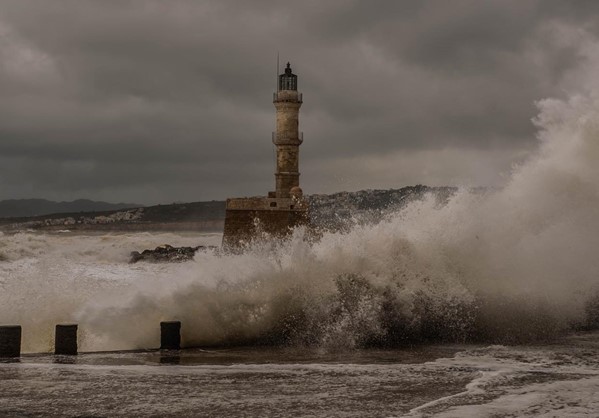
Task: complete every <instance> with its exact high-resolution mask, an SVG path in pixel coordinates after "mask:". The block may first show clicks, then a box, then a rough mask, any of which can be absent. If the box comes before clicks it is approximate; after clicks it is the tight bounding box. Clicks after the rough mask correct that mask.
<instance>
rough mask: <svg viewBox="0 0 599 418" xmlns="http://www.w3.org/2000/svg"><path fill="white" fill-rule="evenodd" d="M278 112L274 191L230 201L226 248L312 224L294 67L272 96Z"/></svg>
mask: <svg viewBox="0 0 599 418" xmlns="http://www.w3.org/2000/svg"><path fill="white" fill-rule="evenodd" d="M273 104H274V106H275V109H276V131H275V132H273V133H272V143H273V144H274V146H275V147H276V154H277V159H276V164H275V191H273V192H269V193H268V195H267V196H256V197H237V198H230V199H227V206H226V215H225V227H224V232H223V247H225V248H227V249H231V250H236V249H239V248H243V247H244V246H245V245H246V244H249V243H251V242H252V241H254V240H256V239H262V238H267V239H268V238H281V237H284V236H285V235H288V234H289V233H290V232H291V231H293V229H294V228H295V227H297V226H301V225H308V224H309V214H308V203H307V201H306V199H305V198H304V196H303V191H302V189H301V188H300V171H299V147H300V145H301V144H302V142H303V140H304V138H303V134H302V133H301V132H300V131H299V110H300V107H301V106H302V94H301V93H299V92H298V91H297V75H296V74H293V71H292V69H291V64H289V63H287V66H286V68H285V70H284V72H283V73H282V74H279V75H278V76H277V91H276V92H275V93H274V95H273Z"/></svg>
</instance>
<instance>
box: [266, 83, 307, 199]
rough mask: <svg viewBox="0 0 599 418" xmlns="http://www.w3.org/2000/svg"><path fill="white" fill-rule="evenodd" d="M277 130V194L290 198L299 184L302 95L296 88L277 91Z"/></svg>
mask: <svg viewBox="0 0 599 418" xmlns="http://www.w3.org/2000/svg"><path fill="white" fill-rule="evenodd" d="M274 105H275V107H276V109H277V132H276V135H275V137H274V138H273V142H274V144H275V145H276V147H277V171H276V174H275V177H276V196H277V197H280V198H288V197H289V196H290V194H289V191H290V190H291V188H293V187H296V186H299V175H300V174H299V146H300V144H301V143H302V139H301V138H300V135H299V130H298V129H299V109H300V107H301V105H302V101H301V96H300V95H299V93H298V92H297V91H294V90H283V91H279V92H277V93H276V96H275V100H274Z"/></svg>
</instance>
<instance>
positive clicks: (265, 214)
mask: <svg viewBox="0 0 599 418" xmlns="http://www.w3.org/2000/svg"><path fill="white" fill-rule="evenodd" d="M309 222H310V217H309V211H308V204H307V202H306V201H305V200H304V199H297V198H276V197H246V198H232V199H227V207H226V215H225V228H224V233H223V248H225V249H228V250H240V249H243V248H244V247H245V246H247V245H249V244H250V243H251V242H253V241H255V240H259V239H267V238H282V237H285V236H286V235H289V234H290V233H291V232H292V231H293V229H294V228H296V227H298V226H304V225H305V226H307V225H309Z"/></svg>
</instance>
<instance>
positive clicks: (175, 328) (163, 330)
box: [160, 321, 181, 350]
mask: <svg viewBox="0 0 599 418" xmlns="http://www.w3.org/2000/svg"><path fill="white" fill-rule="evenodd" d="M180 348H181V321H163V322H161V323H160V349H161V350H179V349H180Z"/></svg>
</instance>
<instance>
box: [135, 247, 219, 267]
mask: <svg viewBox="0 0 599 418" xmlns="http://www.w3.org/2000/svg"><path fill="white" fill-rule="evenodd" d="M215 248H216V247H213V246H204V245H199V246H197V247H173V246H172V245H168V244H164V245H160V246H159V247H156V248H155V249H153V250H144V251H142V252H141V253H140V252H139V251H133V252H132V253H131V258H130V259H129V262H130V263H137V262H138V261H149V262H153V263H164V262H167V263H173V262H181V261H189V260H192V259H193V257H194V255H195V254H196V252H198V251H201V250H204V251H205V250H211V249H215Z"/></svg>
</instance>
